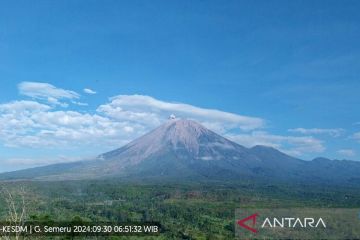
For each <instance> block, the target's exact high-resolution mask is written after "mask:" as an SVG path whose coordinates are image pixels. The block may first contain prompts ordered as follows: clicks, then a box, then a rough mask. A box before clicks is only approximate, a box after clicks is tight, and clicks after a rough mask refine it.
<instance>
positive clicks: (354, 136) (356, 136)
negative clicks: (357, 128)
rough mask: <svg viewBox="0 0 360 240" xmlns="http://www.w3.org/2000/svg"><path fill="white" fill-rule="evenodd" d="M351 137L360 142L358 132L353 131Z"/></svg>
mask: <svg viewBox="0 0 360 240" xmlns="http://www.w3.org/2000/svg"><path fill="white" fill-rule="evenodd" d="M352 138H353V139H355V140H358V141H359V142H360V132H357V133H354V135H353V136H352Z"/></svg>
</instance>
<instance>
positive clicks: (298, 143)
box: [227, 131, 325, 156]
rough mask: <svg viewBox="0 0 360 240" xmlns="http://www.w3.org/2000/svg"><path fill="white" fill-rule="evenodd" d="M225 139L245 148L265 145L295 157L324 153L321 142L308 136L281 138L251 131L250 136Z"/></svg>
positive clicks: (238, 135) (233, 135)
mask: <svg viewBox="0 0 360 240" xmlns="http://www.w3.org/2000/svg"><path fill="white" fill-rule="evenodd" d="M227 137H228V138H229V139H231V140H233V141H235V142H237V143H239V144H241V145H244V146H246V147H253V146H255V145H265V146H270V147H274V148H277V149H279V150H281V151H283V152H286V153H288V154H290V155H296V156H300V155H302V154H306V153H321V152H323V151H325V147H324V145H323V142H322V141H321V140H319V139H316V138H314V137H309V136H303V137H295V136H282V135H272V134H269V133H267V132H264V131H253V132H252V133H250V134H228V135H227Z"/></svg>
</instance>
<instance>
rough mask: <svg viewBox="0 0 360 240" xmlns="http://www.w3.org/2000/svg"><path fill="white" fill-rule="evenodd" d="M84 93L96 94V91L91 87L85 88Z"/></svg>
mask: <svg viewBox="0 0 360 240" xmlns="http://www.w3.org/2000/svg"><path fill="white" fill-rule="evenodd" d="M84 93H87V94H96V92H95V91H94V90H92V89H90V88H84Z"/></svg>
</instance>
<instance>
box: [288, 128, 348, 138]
mask: <svg viewBox="0 0 360 240" xmlns="http://www.w3.org/2000/svg"><path fill="white" fill-rule="evenodd" d="M288 131H289V132H293V133H301V134H327V135H330V136H332V137H339V136H341V135H342V134H343V133H344V132H345V130H344V129H342V128H293V129H288Z"/></svg>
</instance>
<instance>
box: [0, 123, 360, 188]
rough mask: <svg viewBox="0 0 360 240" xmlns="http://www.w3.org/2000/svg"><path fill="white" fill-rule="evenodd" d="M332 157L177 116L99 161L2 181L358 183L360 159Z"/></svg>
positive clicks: (33, 171)
mask: <svg viewBox="0 0 360 240" xmlns="http://www.w3.org/2000/svg"><path fill="white" fill-rule="evenodd" d="M327 160H328V159H326V160H325V158H315V159H313V160H312V161H304V160H301V159H298V158H294V157H291V156H289V155H287V154H285V153H283V152H281V151H279V150H277V149H275V148H272V147H267V146H261V145H257V146H254V147H252V148H246V147H244V146H241V145H239V144H237V143H235V142H232V141H230V140H228V139H226V138H224V137H222V136H220V135H219V134H217V133H215V132H213V131H211V130H209V129H207V128H205V127H203V126H202V125H201V124H199V123H197V122H195V121H192V120H183V119H180V120H177V119H171V120H169V121H168V122H166V123H164V124H162V125H161V126H159V127H158V128H156V129H154V130H152V131H150V132H149V133H147V134H145V135H143V136H142V137H140V138H137V139H135V140H134V141H132V142H130V143H128V144H126V145H125V146H123V147H120V148H118V149H115V150H113V151H109V152H106V153H103V154H100V155H99V156H98V157H97V158H95V159H93V160H90V161H79V162H72V163H62V164H55V165H48V166H44V167H37V168H32V169H24V170H19V171H15V172H8V173H2V174H0V180H19V179H27V180H77V179H99V178H121V179H124V180H131V179H142V180H146V179H162V180H170V179H172V180H177V181H185V180H188V179H193V180H194V179H201V180H220V181H239V180H242V179H258V180H264V181H285V182H286V181H293V182H328V183H332V182H333V183H349V184H352V183H355V184H357V182H358V178H359V177H358V176H357V175H358V174H357V173H358V172H360V163H359V162H355V161H344V162H342V161H339V160H337V161H332V160H328V161H327Z"/></svg>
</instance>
